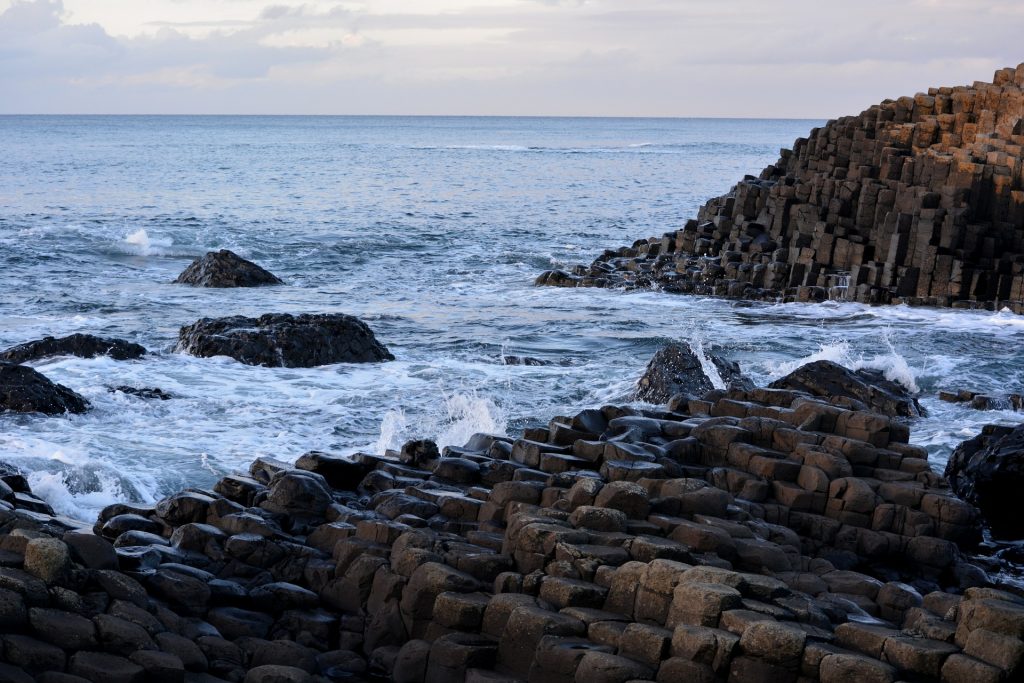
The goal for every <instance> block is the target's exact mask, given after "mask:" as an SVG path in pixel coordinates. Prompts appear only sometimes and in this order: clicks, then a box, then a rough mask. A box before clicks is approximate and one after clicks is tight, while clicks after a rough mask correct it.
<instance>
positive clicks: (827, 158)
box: [537, 64, 1024, 313]
mask: <svg viewBox="0 0 1024 683" xmlns="http://www.w3.org/2000/svg"><path fill="white" fill-rule="evenodd" d="M1022 145H1024V64H1022V65H1020V66H1018V67H1017V68H1016V69H1014V68H1008V69H1002V70H1000V71H997V72H996V74H995V78H994V80H993V82H992V83H982V82H977V83H975V84H974V85H972V86H964V87H945V88H932V89H930V90H929V91H928V93H927V94H924V93H921V94H918V95H915V96H914V97H901V98H899V99H898V100H886V101H885V102H883V103H881V104H879V105H876V106H873V107H871V108H869V109H867V110H866V111H864V112H863V113H861V114H860V115H859V116H847V117H843V118H840V119H838V120H835V121H830V122H829V123H827V124H826V125H825V126H824V127H822V128H815V129H813V130H812V131H811V133H810V135H809V136H808V137H807V138H800V139H798V140H797V141H796V143H795V144H794V146H793V150H792V151H789V150H783V151H782V155H781V158H780V159H779V161H778V162H777V163H776V164H774V165H772V166H769V167H767V168H766V169H764V171H762V172H761V175H760V177H757V178H754V177H752V176H747V177H746V178H744V179H743V180H742V181H740V182H739V184H737V185H736V186H735V187H734V188H733V189H732V190H731V191H730V192H729V193H728V194H726V195H724V196H721V197H716V198H715V199H712V200H710V201H709V202H707V203H706V204H705V205H704V206H703V207H702V208H701V209H700V211H699V212H698V215H697V218H696V219H695V220H690V221H688V222H687V223H686V225H685V227H684V228H683V229H682V230H677V231H673V232H669V233H666V234H665V235H664V236H662V237H655V238H651V239H647V240H640V241H638V242H636V243H634V244H633V246H632V247H626V248H622V249H617V250H610V251H607V252H605V254H604V255H602V256H601V257H600V258H598V259H597V260H596V261H595V262H594V263H593V264H592V265H591V266H590V267H584V266H578V267H577V268H576V269H574V270H573V272H572V273H566V272H564V271H548V272H545V273H544V274H542V275H541V276H540V277H539V278H538V280H537V282H538V284H547V285H561V286H598V287H601V286H606V287H607V286H626V287H650V286H655V285H657V286H661V287H663V288H664V289H666V290H668V291H675V292H681V293H698V294H713V295H720V296H728V297H734V298H744V299H772V300H777V299H784V300H787V301H791V300H800V301H816V300H822V299H826V298H829V297H832V298H846V299H850V300H856V301H861V302H868V303H889V302H906V303H912V304H927V305H935V306H956V307H969V308H974V307H985V308H993V307H997V306H998V307H1003V306H1006V307H1009V308H1010V309H1011V310H1013V311H1015V312H1017V313H1021V312H1024V175H1022V174H1024V154H1022Z"/></svg>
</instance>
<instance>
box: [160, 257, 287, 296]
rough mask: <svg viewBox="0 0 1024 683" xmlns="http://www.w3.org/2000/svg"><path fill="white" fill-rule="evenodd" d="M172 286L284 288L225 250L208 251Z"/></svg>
mask: <svg viewBox="0 0 1024 683" xmlns="http://www.w3.org/2000/svg"><path fill="white" fill-rule="evenodd" d="M174 282H175V283H176V284H183V285H192V286H194V287H262V286H264V285H283V284H284V282H282V281H281V279H280V278H278V277H277V276H276V275H274V274H273V273H271V272H269V271H267V270H264V269H263V268H261V267H259V266H258V265H256V264H255V263H253V262H252V261H248V260H246V259H244V258H242V257H241V256H239V255H238V254H236V253H234V252H233V251H228V250H227V249H221V250H220V251H211V252H208V253H207V254H206V256H203V257H202V258H198V259H196V260H195V261H193V262H192V264H191V265H190V266H189V267H188V268H186V269H185V270H184V271H183V272H182V273H181V275H179V276H178V277H177V279H176V280H175V281H174Z"/></svg>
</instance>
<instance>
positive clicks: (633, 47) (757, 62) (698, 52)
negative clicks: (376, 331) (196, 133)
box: [0, 0, 1024, 118]
mask: <svg viewBox="0 0 1024 683" xmlns="http://www.w3.org/2000/svg"><path fill="white" fill-rule="evenodd" d="M1022 61H1024V1H1022V0H1005V1H984V0H853V1H850V0H845V1H840V0H772V1H768V0H63V2H61V0H0V113H251V114H262V113H267V114H274V113H281V114H306V113H311V114H314V113H315V114H378V113H379V114H514V115H612V116H739V117H799V118H828V117H833V116H838V115H842V114H852V113H857V112H859V111H861V110H862V109H864V108H865V107H867V106H868V105H870V104H873V103H875V102H878V101H880V100H882V99H884V98H886V97H897V96H900V95H905V94H913V93H915V92H919V91H921V90H924V89H926V88H927V87H928V86H933V85H958V84H964V83H970V82H972V81H975V80H989V79H990V78H991V76H992V72H993V71H994V70H995V69H996V68H998V67H1002V66H1015V65H1016V64H1018V63H1019V62H1022Z"/></svg>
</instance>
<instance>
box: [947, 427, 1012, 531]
mask: <svg viewBox="0 0 1024 683" xmlns="http://www.w3.org/2000/svg"><path fill="white" fill-rule="evenodd" d="M946 478H947V479H949V485H950V486H951V487H952V488H953V491H955V492H956V494H957V495H958V496H960V497H961V498H963V499H964V500H966V501H967V502H968V503H972V504H974V505H976V506H977V507H978V508H979V509H980V510H981V514H982V515H983V516H984V518H985V521H987V522H988V524H989V526H990V527H992V530H993V531H994V532H995V533H996V534H998V535H1000V536H1007V537H1010V538H1014V539H1019V538H1024V517H1022V516H1021V514H1020V492H1021V491H1024V426H1018V427H1003V426H999V425H987V426H986V427H985V428H984V430H983V431H982V432H981V434H979V435H978V436H976V437H974V438H973V439H968V440H967V441H964V442H963V443H961V444H960V445H959V446H957V447H956V450H955V451H953V455H952V456H950V458H949V462H947V463H946Z"/></svg>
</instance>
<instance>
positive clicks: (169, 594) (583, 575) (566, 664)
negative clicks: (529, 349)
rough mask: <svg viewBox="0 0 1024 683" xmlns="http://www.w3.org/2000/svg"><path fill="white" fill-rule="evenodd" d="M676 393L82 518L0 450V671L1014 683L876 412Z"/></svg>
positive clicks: (104, 679) (260, 468)
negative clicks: (11, 469)
mask: <svg viewBox="0 0 1024 683" xmlns="http://www.w3.org/2000/svg"><path fill="white" fill-rule="evenodd" d="M677 403H678V404H677V405H675V406H674V409H673V410H671V411H669V410H665V409H651V410H636V409H633V408H630V407H624V406H611V405H609V406H603V407H601V408H595V409H589V410H584V411H582V412H580V413H578V414H576V415H574V416H565V417H556V418H554V419H552V420H551V421H550V423H549V424H548V425H547V426H546V427H538V428H531V429H527V430H525V432H524V433H523V434H522V435H521V436H520V437H519V438H515V437H505V436H495V435H484V434H478V435H475V436H474V437H472V438H471V439H470V441H469V442H468V443H467V444H466V445H465V446H464V447H461V448H454V447H448V448H446V449H444V451H443V452H441V453H438V452H437V449H436V447H435V446H434V444H432V443H429V442H423V441H420V442H412V443H410V444H407V446H406V447H405V448H403V452H402V453H395V452H388V453H385V454H383V455H371V454H356V455H354V456H352V457H350V458H342V457H338V456H334V455H331V454H328V453H322V452H313V453H307V454H306V455H304V456H302V457H300V458H299V459H298V460H297V461H296V462H295V465H294V466H290V465H288V464H286V463H284V462H281V461H278V460H275V459H273V458H270V457H261V458H258V459H257V460H255V461H254V462H253V463H252V465H251V466H250V468H249V471H248V472H246V473H244V474H243V473H239V474H234V475H230V476H225V477H223V478H221V479H220V480H219V481H217V482H216V484H214V485H213V486H212V488H210V489H198V488H191V489H186V490H184V491H182V492H180V493H177V494H174V495H171V496H168V497H167V498H165V499H163V500H161V501H159V502H158V503H157V504H156V505H154V506H147V505H133V504H116V505H111V506H109V507H107V508H105V509H104V510H103V511H102V512H101V513H100V515H99V519H98V520H97V522H96V524H95V526H93V527H90V526H88V525H85V524H82V523H79V522H75V521H73V520H68V519H66V518H63V517H60V516H55V515H53V512H52V510H49V509H48V507H47V506H46V505H45V503H42V502H41V501H39V500H38V499H36V498H34V497H33V496H32V495H31V493H30V492H28V491H27V490H26V489H27V487H26V485H25V481H24V480H23V479H22V478H19V477H18V476H17V475H14V474H9V475H4V474H3V473H2V472H0V481H2V482H3V486H0V531H2V532H3V533H2V535H0V624H2V630H0V645H2V647H0V662H2V663H0V680H2V681H11V682H16V683H22V682H27V681H32V680H37V681H40V682H41V683H58V682H68V681H76V682H78V683H80V682H81V681H82V680H87V681H92V682H93V683H142V682H144V681H145V682H148V681H175V682H178V681H183V682H186V683H218V682H222V681H231V682H234V683H239V682H243V683H278V682H281V681H285V682H287V683H329V682H330V681H340V680H356V681H358V680H363V681H374V680H380V681H384V680H388V681H394V682H395V683H444V682H447V681H468V682H472V683H484V682H491V683H517V682H526V683H528V682H540V683H548V682H551V683H626V682H627V681H637V682H639V681H657V682H660V683H667V682H669V681H702V682H705V681H706V682H717V681H726V680H728V681H730V682H731V683H763V682H765V681H771V682H778V683H798V682H800V683H804V682H806V683H810V682H812V681H821V682H822V683H849V682H850V681H872V682H879V683H895V681H916V682H922V681H941V682H943V683H989V682H991V683H997V682H1003V683H1007V682H1009V681H1016V680H1020V678H1021V675H1022V673H1024V640H1022V638H1024V599H1022V598H1021V597H1020V596H1019V595H1017V594H1014V593H1011V592H1008V591H1006V590H1000V589H999V588H998V587H997V586H995V585H993V584H992V583H990V580H989V577H988V576H987V575H986V572H985V571H983V570H982V569H981V568H979V567H978V566H976V565H975V564H973V563H972V561H970V560H969V559H968V558H967V556H966V555H964V554H963V553H962V552H961V550H960V546H961V545H963V546H965V547H970V546H971V544H972V543H974V542H975V540H976V539H977V537H978V535H979V531H980V526H979V523H978V514H977V511H976V510H975V508H974V507H973V506H971V505H970V504H968V503H966V502H964V501H962V500H959V499H958V498H956V497H955V496H954V495H953V494H952V493H951V492H950V490H949V487H948V485H947V483H946V480H945V479H943V477H941V476H940V475H938V474H936V473H935V472H933V471H932V469H931V467H930V465H929V462H928V454H927V452H926V451H925V450H924V449H923V448H920V447H918V446H914V445H911V444H910V443H909V442H908V439H909V434H910V432H909V428H908V427H907V425H906V423H905V422H903V421H901V419H900V418H894V417H889V416H885V415H881V414H878V413H875V412H869V411H866V410H859V409H856V408H854V407H852V404H851V403H850V402H849V400H848V399H845V398H843V399H836V401H835V402H831V401H829V400H826V399H824V398H818V397H814V396H812V395H810V394H808V393H804V392H800V391H796V390H792V389H773V388H751V389H742V388H737V387H734V388H731V389H729V390H714V391H711V392H708V393H707V394H704V395H703V396H702V397H701V398H699V399H692V400H689V401H686V402H682V401H679V402H677ZM4 487H6V488H4ZM993 576H994V574H993Z"/></svg>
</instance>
